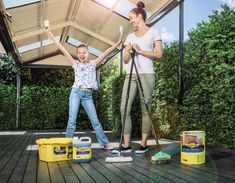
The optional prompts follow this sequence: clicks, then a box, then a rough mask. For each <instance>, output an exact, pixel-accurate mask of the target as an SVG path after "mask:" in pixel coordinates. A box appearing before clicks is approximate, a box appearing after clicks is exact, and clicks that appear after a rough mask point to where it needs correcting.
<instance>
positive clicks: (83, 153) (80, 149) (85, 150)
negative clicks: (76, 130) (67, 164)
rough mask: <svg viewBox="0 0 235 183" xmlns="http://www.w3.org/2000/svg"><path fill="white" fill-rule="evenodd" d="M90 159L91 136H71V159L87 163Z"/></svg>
mask: <svg viewBox="0 0 235 183" xmlns="http://www.w3.org/2000/svg"><path fill="white" fill-rule="evenodd" d="M91 160H92V154H91V138H90V137H81V138H78V137H74V138H73V161H74V162H76V163H88V162H90V161H91Z"/></svg>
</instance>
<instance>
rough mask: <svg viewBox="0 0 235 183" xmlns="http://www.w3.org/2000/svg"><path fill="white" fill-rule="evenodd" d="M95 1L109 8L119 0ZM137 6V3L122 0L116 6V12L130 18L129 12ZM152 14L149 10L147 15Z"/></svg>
mask: <svg viewBox="0 0 235 183" xmlns="http://www.w3.org/2000/svg"><path fill="white" fill-rule="evenodd" d="M95 1H96V2H98V3H100V4H101V5H103V6H105V7H106V8H109V9H111V8H113V6H114V5H115V4H116V2H117V0H95ZM135 7H136V4H134V3H132V2H130V1H129V0H121V1H119V2H118V3H117V5H116V6H115V7H114V12H116V13H117V14H119V15H122V16H123V17H126V18H128V19H129V12H130V11H131V10H132V9H133V8H135ZM150 15H151V14H150V13H149V12H147V16H150Z"/></svg>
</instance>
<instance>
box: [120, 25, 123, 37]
mask: <svg viewBox="0 0 235 183" xmlns="http://www.w3.org/2000/svg"><path fill="white" fill-rule="evenodd" d="M119 33H120V36H122V35H123V27H122V26H119Z"/></svg>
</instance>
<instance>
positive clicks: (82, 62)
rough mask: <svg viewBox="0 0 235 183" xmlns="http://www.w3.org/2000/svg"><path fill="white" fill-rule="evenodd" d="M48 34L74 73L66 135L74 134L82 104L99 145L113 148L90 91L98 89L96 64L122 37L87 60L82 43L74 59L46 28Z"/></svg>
mask: <svg viewBox="0 0 235 183" xmlns="http://www.w3.org/2000/svg"><path fill="white" fill-rule="evenodd" d="M48 36H49V38H51V39H52V40H53V42H54V43H55V44H56V46H57V47H58V48H59V49H60V50H61V52H62V53H63V54H64V56H65V58H66V59H67V60H68V61H69V63H70V64H71V65H72V67H73V69H74V73H75V81H74V84H73V86H72V90H71V93H70V97H69V119H68V124H67V129H66V137H68V138H72V137H73V136H74V132H75V129H76V120H77V114H78V111H79V106H80V104H82V106H83V108H84V109H85V111H86V113H87V115H88V117H89V119H90V121H91V124H92V127H93V129H94V130H95V132H96V137H97V140H98V141H99V143H100V146H101V147H104V149H106V150H110V149H113V147H112V145H111V144H110V143H109V141H108V139H107V137H106V135H105V134H104V131H103V128H102V126H101V124H100V122H99V120H98V117H97V114H96V109H95V106H94V103H93V98H92V91H93V90H97V89H98V87H97V81H96V66H97V65H99V63H100V62H101V61H102V60H104V59H105V58H106V57H107V56H108V55H109V54H110V53H111V52H112V51H114V50H115V49H116V48H117V47H118V45H120V44H121V42H122V37H120V38H119V40H118V42H117V43H116V44H115V45H113V46H112V47H110V48H108V49H107V50H106V51H105V52H104V53H103V54H102V55H101V56H99V57H98V58H97V59H95V60H88V47H87V46H86V45H84V44H82V45H80V46H78V48H77V59H76V60H75V59H74V58H73V57H72V56H71V55H70V54H69V52H68V51H67V50H65V48H64V47H63V46H62V45H61V44H60V43H59V42H58V41H56V39H55V37H54V35H53V34H52V32H51V31H50V30H48Z"/></svg>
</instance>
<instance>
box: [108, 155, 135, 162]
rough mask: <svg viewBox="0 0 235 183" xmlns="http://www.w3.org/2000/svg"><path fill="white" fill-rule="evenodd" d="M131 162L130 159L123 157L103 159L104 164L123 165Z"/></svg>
mask: <svg viewBox="0 0 235 183" xmlns="http://www.w3.org/2000/svg"><path fill="white" fill-rule="evenodd" d="M131 161H133V158H132V157H123V156H118V157H107V158H106V159H105V162H106V163H125V162H131Z"/></svg>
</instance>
